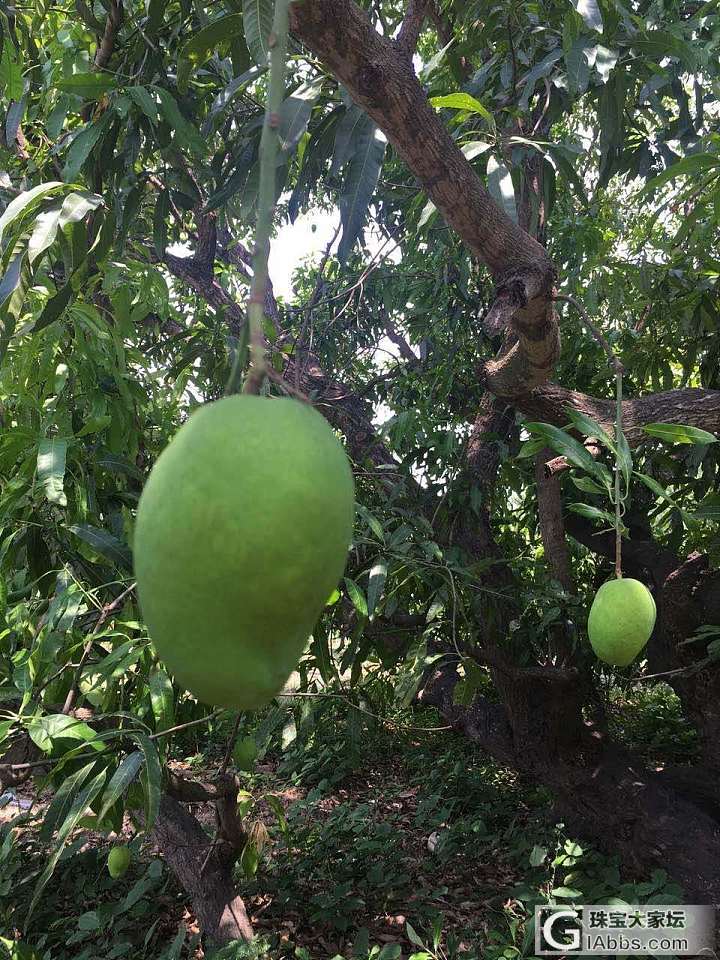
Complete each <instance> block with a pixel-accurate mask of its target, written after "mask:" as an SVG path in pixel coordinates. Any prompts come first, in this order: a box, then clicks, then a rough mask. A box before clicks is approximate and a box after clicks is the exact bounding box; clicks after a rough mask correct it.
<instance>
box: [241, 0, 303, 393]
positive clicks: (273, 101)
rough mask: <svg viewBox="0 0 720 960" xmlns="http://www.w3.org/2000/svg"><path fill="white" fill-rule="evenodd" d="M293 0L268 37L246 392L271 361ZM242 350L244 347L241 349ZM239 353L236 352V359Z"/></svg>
mask: <svg viewBox="0 0 720 960" xmlns="http://www.w3.org/2000/svg"><path fill="white" fill-rule="evenodd" d="M289 6H290V0H275V15H274V17H273V25H272V33H271V34H270V37H269V38H268V47H269V48H270V83H269V86H268V95H267V102H266V104H265V123H264V124H263V129H262V136H261V138H260V186H259V190H258V213H257V225H256V228H255V247H254V250H253V278H252V284H251V286H250V298H249V300H248V307H247V317H248V328H249V339H248V346H249V351H250V368H249V370H248V374H247V377H246V378H245V383H244V385H243V393H258V392H259V390H260V387H261V386H262V383H263V380H264V379H265V375H266V371H267V363H266V358H265V331H264V329H263V318H264V315H265V296H266V293H267V282H268V257H269V255H270V234H271V232H272V224H273V213H274V211H275V186H276V171H277V164H276V160H277V154H278V149H279V142H280V141H279V135H278V128H279V126H280V107H281V105H282V102H283V99H284V97H285V70H286V60H287V47H288V30H289V27H288V8H289ZM238 353H240V351H238ZM237 363H238V355H237V354H236V363H235V366H237ZM234 374H236V371H235V370H234V371H233V374H231V375H230V380H229V381H228V387H230V386H231V384H232V383H233V381H234V380H235V379H236V376H235V375H234Z"/></svg>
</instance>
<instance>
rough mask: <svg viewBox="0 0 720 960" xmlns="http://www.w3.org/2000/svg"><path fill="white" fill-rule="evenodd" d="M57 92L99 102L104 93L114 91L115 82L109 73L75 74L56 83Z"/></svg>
mask: <svg viewBox="0 0 720 960" xmlns="http://www.w3.org/2000/svg"><path fill="white" fill-rule="evenodd" d="M56 87H57V89H58V90H62V91H63V92H64V93H74V94H75V95H76V96H78V97H83V98H84V99H85V100H99V99H100V97H102V95H103V94H104V93H108V92H109V91H110V90H115V89H116V87H117V80H116V78H115V77H113V76H112V75H111V74H109V73H96V72H93V73H75V74H73V75H72V76H71V77H65V78H64V79H63V80H58V81H57V83H56Z"/></svg>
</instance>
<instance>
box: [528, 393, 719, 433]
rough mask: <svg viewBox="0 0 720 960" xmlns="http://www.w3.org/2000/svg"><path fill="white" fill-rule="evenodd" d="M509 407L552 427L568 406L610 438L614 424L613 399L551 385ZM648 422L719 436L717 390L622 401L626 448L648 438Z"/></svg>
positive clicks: (563, 419) (562, 421)
mask: <svg viewBox="0 0 720 960" xmlns="http://www.w3.org/2000/svg"><path fill="white" fill-rule="evenodd" d="M513 404H514V406H515V407H516V408H517V409H518V410H520V412H521V413H523V414H524V415H525V416H526V417H527V418H528V419H530V420H542V421H544V422H545V423H553V424H555V425H556V426H564V425H565V424H566V423H567V422H568V418H567V409H568V407H572V408H573V409H575V410H579V411H580V412H581V413H585V414H587V415H588V416H590V417H593V419H595V420H597V421H598V423H599V424H600V425H601V426H602V427H604V429H605V430H607V431H608V432H609V433H610V434H611V435H612V431H613V428H614V424H615V401H614V400H600V399H597V398H596V397H591V396H589V395H588V394H586V393H580V392H579V391H578V390H568V389H567V388H566V387H560V386H558V385H557V384H554V383H548V384H545V385H543V386H542V387H537V388H536V389H535V390H533V391H532V392H531V393H529V394H527V395H525V396H521V397H515V398H514V399H513ZM648 423H682V424H686V425H687V426H690V427H699V428H700V429H701V430H708V431H709V432H710V433H716V434H720V390H705V389H702V388H699V387H697V388H695V387H686V388H685V389H681V390H667V391H665V392H663V393H653V394H650V395H649V396H646V397H635V398H633V399H631V400H623V430H624V432H625V435H626V437H627V441H628V443H629V444H630V446H637V445H638V444H639V443H641V442H642V441H643V440H648V439H649V438H648V436H647V434H646V433H645V432H644V431H643V429H642V428H643V426H645V425H646V424H648Z"/></svg>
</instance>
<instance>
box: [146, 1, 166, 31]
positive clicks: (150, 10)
mask: <svg viewBox="0 0 720 960" xmlns="http://www.w3.org/2000/svg"><path fill="white" fill-rule="evenodd" d="M166 6H167V0H149V2H148V4H147V24H146V30H147V32H148V33H149V34H150V35H151V36H152V35H154V34H156V33H157V32H158V30H159V29H160V27H161V26H162V22H163V19H164V17H165V7H166Z"/></svg>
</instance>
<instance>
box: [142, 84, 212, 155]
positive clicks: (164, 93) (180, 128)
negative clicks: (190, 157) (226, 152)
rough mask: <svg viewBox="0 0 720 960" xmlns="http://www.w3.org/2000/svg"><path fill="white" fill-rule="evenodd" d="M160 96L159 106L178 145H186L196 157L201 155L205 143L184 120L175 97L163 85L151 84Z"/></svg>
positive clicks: (188, 122) (195, 130) (152, 88)
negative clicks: (173, 132)
mask: <svg viewBox="0 0 720 960" xmlns="http://www.w3.org/2000/svg"><path fill="white" fill-rule="evenodd" d="M150 89H151V90H153V91H154V92H155V93H156V94H157V95H158V97H159V98H160V107H161V110H162V114H163V116H164V117H165V120H166V121H167V123H168V124H169V125H170V127H172V129H173V130H174V131H175V140H176V142H177V145H178V146H180V147H187V149H188V150H190V152H191V153H192V154H194V155H195V156H196V157H201V156H203V154H204V153H205V149H206V144H205V141H204V140H203V139H202V137H201V136H200V134H199V132H198V130H197V129H196V128H195V127H194V126H193V125H192V123H190V121H189V120H186V119H185V117H184V116H183V115H182V113H181V112H180V108H179V107H178V105H177V101H176V99H175V97H173V95H172V94H171V93H170V91H169V90H165V89H164V88H163V87H158V86H154V85H153V86H151V87H150Z"/></svg>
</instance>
